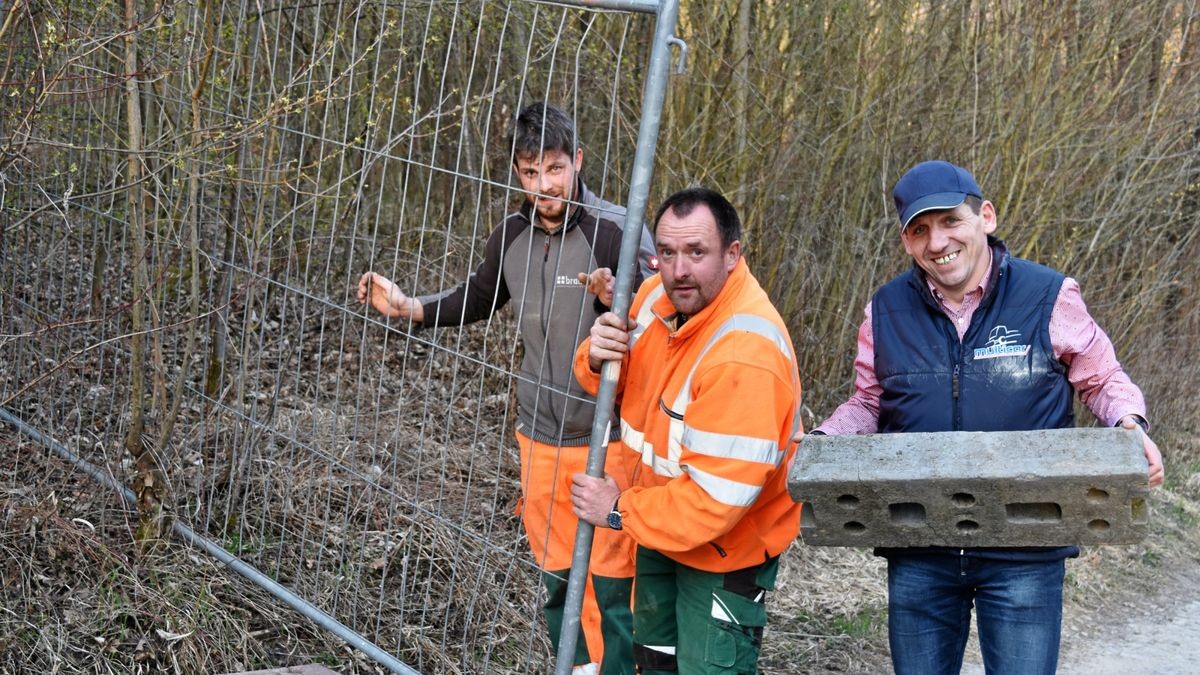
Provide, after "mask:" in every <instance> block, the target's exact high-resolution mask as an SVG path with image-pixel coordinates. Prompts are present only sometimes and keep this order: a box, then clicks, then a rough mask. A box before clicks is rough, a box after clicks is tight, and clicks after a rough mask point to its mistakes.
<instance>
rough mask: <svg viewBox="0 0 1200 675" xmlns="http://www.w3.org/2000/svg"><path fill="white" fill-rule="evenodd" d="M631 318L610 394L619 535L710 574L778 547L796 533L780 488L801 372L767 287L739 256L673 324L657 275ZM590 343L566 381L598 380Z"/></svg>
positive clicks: (792, 506)
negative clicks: (618, 460)
mask: <svg viewBox="0 0 1200 675" xmlns="http://www.w3.org/2000/svg"><path fill="white" fill-rule="evenodd" d="M630 314H631V315H632V316H634V317H636V319H637V322H638V327H637V328H636V329H635V330H634V331H633V333H632V334H631V336H630V339H631V342H632V348H631V350H630V352H629V353H628V354H627V355H626V358H625V359H623V360H622V362H621V379H620V382H619V384H618V394H617V403H618V404H619V405H620V406H621V441H622V445H623V448H624V450H625V455H624V460H625V467H626V470H627V471H628V472H629V478H630V483H631V484H632V485H633V487H632V488H630V489H629V490H626V491H625V492H624V493H622V494H621V497H620V499H619V501H618V508H619V510H620V511H621V516H622V520H623V526H624V529H625V531H626V532H628V533H629V535H630V536H631V537H633V539H634V540H635V541H636V542H637V543H638V544H640V545H642V546H645V547H647V548H650V549H654V550H656V551H658V552H660V553H662V554H664V555H666V556H668V557H670V558H672V559H673V560H676V561H678V562H680V563H683V564H685V565H689V566H691V567H694V568H697V569H700V570H704V571H708V572H729V571H731V570H736V569H741V568H744V567H750V566H752V565H757V564H759V563H762V562H763V561H764V560H766V559H767V558H768V557H769V556H775V555H778V554H780V553H782V552H783V550H784V549H786V548H787V547H788V545H789V544H790V543H791V542H792V541H793V540H794V539H795V538H796V535H797V533H798V532H799V529H800V504H798V503H796V502H793V501H792V498H791V497H790V496H789V495H788V491H787V468H788V466H789V465H790V464H791V459H792V456H793V454H794V453H795V451H796V448H795V446H794V444H792V442H791V437H792V435H793V433H794V432H795V431H797V430H798V429H799V427H800V416H799V414H798V412H797V411H798V410H799V406H800V377H799V375H798V373H797V370H796V356H795V352H794V350H793V348H792V340H791V337H790V336H789V335H788V331H787V327H786V326H785V325H784V323H783V319H782V318H780V316H779V313H778V312H777V311H776V310H775V307H774V306H773V305H772V304H771V301H770V299H769V298H768V297H767V294H766V292H765V291H763V289H762V287H761V286H759V284H758V281H757V280H756V279H755V278H754V276H753V275H752V274H750V269H749V268H748V267H747V266H746V262H745V260H744V259H742V260H739V261H738V263H737V265H736V266H735V267H734V270H733V272H731V273H730V276H729V278H728V280H727V281H726V283H725V286H724V288H722V289H721V291H720V293H718V294H717V297H716V298H714V299H713V301H712V302H711V303H709V305H708V306H707V307H705V308H704V309H703V310H701V311H700V312H698V313H697V314H695V315H694V316H692V317H691V318H690V319H688V320H687V322H686V323H684V324H683V326H682V327H680V328H679V329H678V330H672V326H673V325H674V324H673V322H672V317H673V315H674V314H675V308H674V307H673V306H672V305H671V301H670V298H668V297H667V295H666V292H665V289H664V288H663V286H662V278H661V277H660V276H658V275H655V276H653V277H651V278H649V279H647V280H646V281H645V283H643V284H642V287H641V288H640V289H639V290H638V293H637V296H636V297H635V298H634V300H633V305H632V306H631V307H630ZM589 342H590V338H589V339H587V340H585V341H584V342H583V344H582V345H580V346H579V349H578V350H576V352H575V377H576V378H577V379H578V380H579V382H580V384H581V385H583V388H584V389H585V390H587V391H589V392H591V393H592V394H593V395H594V394H595V393H596V391H597V390H598V389H599V386H600V376H599V374H597V373H593V372H592V370H591V368H590V367H589V366H588V346H589ZM610 447H611V446H610Z"/></svg>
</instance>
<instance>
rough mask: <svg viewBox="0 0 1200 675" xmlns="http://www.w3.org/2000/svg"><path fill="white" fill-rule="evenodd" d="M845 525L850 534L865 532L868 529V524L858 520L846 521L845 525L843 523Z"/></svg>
mask: <svg viewBox="0 0 1200 675" xmlns="http://www.w3.org/2000/svg"><path fill="white" fill-rule="evenodd" d="M843 527H845V528H846V531H847V532H849V533H850V534H862V533H863V532H866V531H867V526H866V525H863V524H862V523H860V522H858V521H857V520H852V521H850V522H848V523H846V524H845V525H843Z"/></svg>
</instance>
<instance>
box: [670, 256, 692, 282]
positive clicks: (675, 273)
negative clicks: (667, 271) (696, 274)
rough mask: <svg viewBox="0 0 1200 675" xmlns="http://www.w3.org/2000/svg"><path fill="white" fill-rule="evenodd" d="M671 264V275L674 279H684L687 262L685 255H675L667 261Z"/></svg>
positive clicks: (686, 271)
mask: <svg viewBox="0 0 1200 675" xmlns="http://www.w3.org/2000/svg"><path fill="white" fill-rule="evenodd" d="M668 264H669V265H670V266H671V276H672V277H674V278H676V279H686V278H687V276H688V270H689V267H688V264H687V258H686V256H682V255H677V256H674V257H673V258H672V259H671V262H670V263H668Z"/></svg>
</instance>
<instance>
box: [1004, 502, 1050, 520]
mask: <svg viewBox="0 0 1200 675" xmlns="http://www.w3.org/2000/svg"><path fill="white" fill-rule="evenodd" d="M1004 512H1005V515H1006V516H1008V522H1010V523H1013V524H1016V525H1032V524H1037V523H1057V522H1060V521H1062V507H1061V506H1059V505H1058V504H1055V503H1054V502H1033V503H1027V504H1021V503H1017V504H1005V505H1004Z"/></svg>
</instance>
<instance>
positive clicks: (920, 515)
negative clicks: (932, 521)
mask: <svg viewBox="0 0 1200 675" xmlns="http://www.w3.org/2000/svg"><path fill="white" fill-rule="evenodd" d="M888 512H889V513H890V514H891V516H892V522H893V523H895V524H897V525H905V526H908V527H914V526H917V525H924V524H925V506H924V505H923V504H918V503H916V502H902V503H899V504H888Z"/></svg>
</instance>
